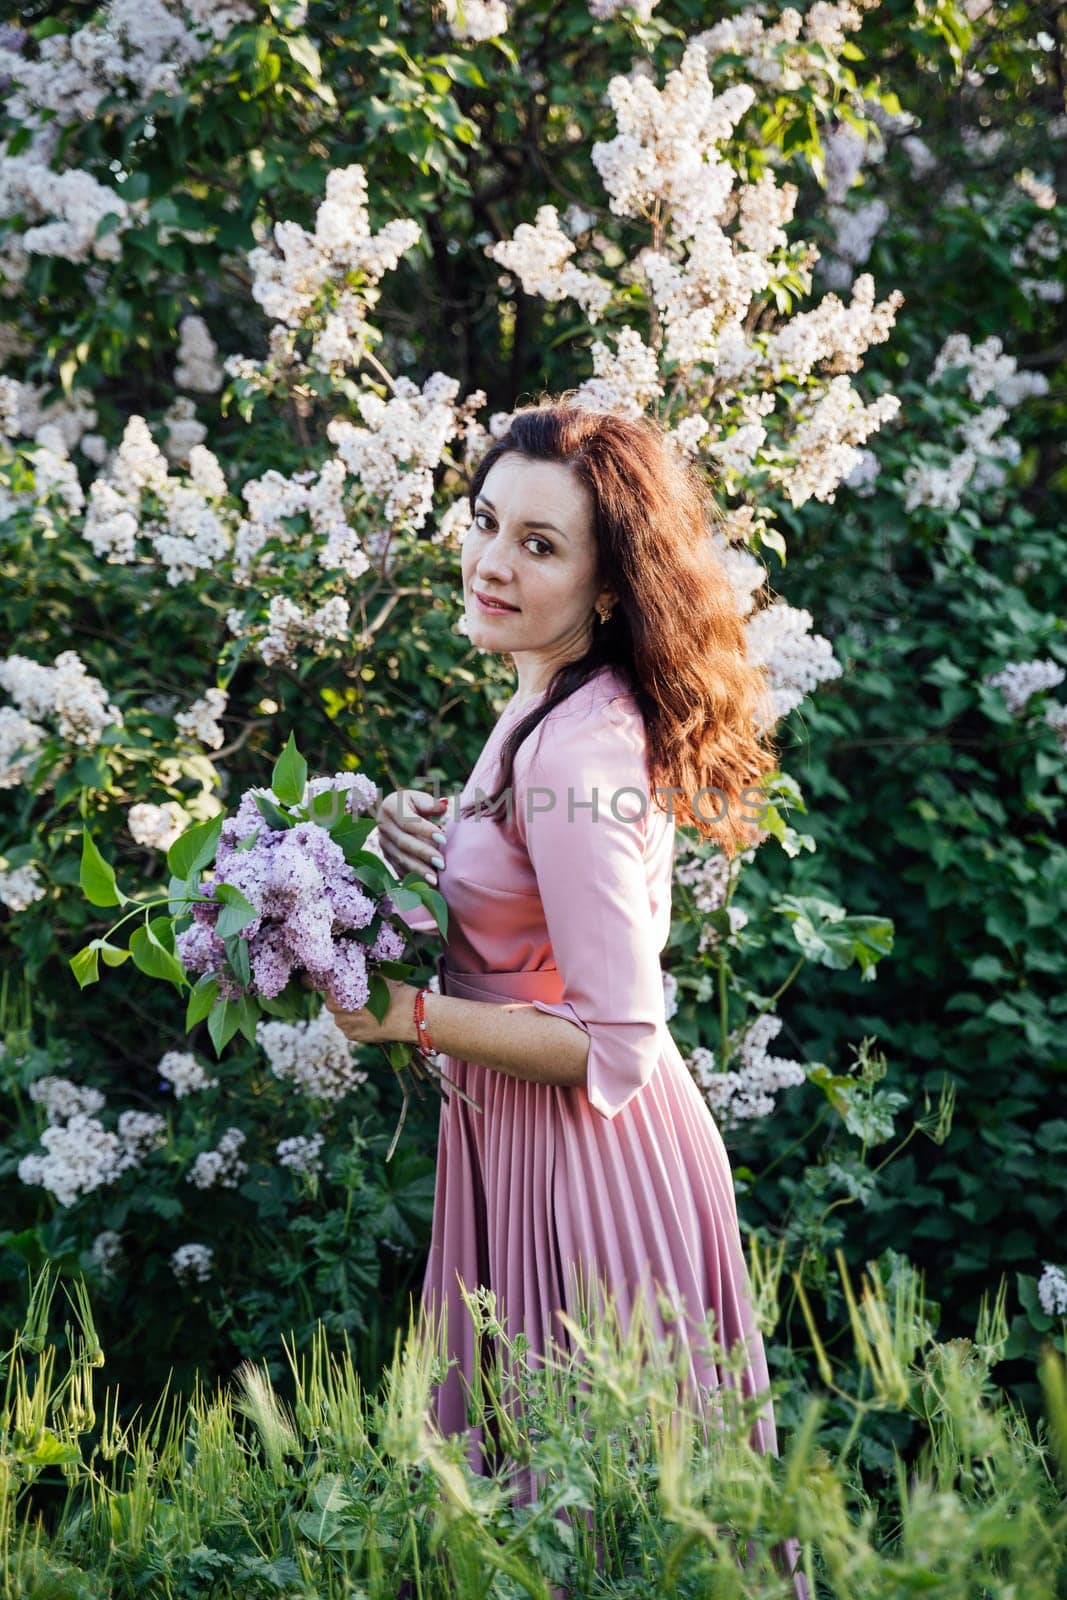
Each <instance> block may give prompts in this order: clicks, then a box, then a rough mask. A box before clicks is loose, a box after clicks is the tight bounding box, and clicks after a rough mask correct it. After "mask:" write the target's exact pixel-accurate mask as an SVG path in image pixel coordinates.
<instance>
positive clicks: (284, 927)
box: [176, 773, 404, 1011]
mask: <svg viewBox="0 0 1067 1600" xmlns="http://www.w3.org/2000/svg"><path fill="white" fill-rule="evenodd" d="M326 790H335V791H336V792H337V794H338V797H339V803H340V804H341V805H342V806H343V807H344V809H346V810H347V811H349V812H350V813H351V814H352V815H358V814H359V813H360V812H361V811H364V810H367V809H369V808H371V807H372V806H373V805H374V804H376V802H377V798H378V790H377V786H376V785H375V784H373V783H372V782H370V781H369V780H368V779H367V778H365V777H364V776H363V775H362V774H359V773H344V774H338V775H337V777H336V778H329V779H312V780H311V782H310V784H309V785H308V786H307V788H306V796H307V798H309V799H310V798H313V797H315V796H318V795H321V794H322V793H323V792H324V791H326ZM259 792H260V793H262V791H259ZM256 794H257V791H256V790H254V789H252V790H249V791H248V792H247V793H246V794H245V795H243V796H242V799H241V802H240V805H239V806H238V809H237V812H236V814H235V815H234V816H232V817H230V818H228V819H227V820H226V822H225V823H224V824H223V826H222V832H221V835H220V837H219V843H218V848H217V850H216V854H215V867H214V878H213V879H212V881H211V882H210V883H208V884H206V885H205V886H204V890H203V896H202V898H201V899H200V900H198V901H197V902H196V903H195V904H194V906H193V923H192V925H191V926H190V927H188V928H186V929H184V930H183V931H182V932H181V933H179V934H178V936H177V941H176V947H177V953H178V957H179V959H180V960H181V962H182V963H183V965H184V966H185V968H186V970H187V971H189V972H192V973H212V974H214V975H215V976H217V977H218V979H219V985H220V993H221V994H222V995H223V997H224V998H231V999H232V998H236V997H237V996H238V995H239V994H244V993H247V992H252V993H255V994H258V995H262V996H264V997H265V998H267V999H273V998H275V997H276V996H278V995H279V994H281V992H282V990H283V989H284V988H285V987H286V985H287V984H288V983H289V980H290V979H291V978H292V977H293V976H294V975H298V974H300V973H307V974H308V975H309V976H310V978H311V980H312V982H313V983H314V985H315V987H316V988H320V989H323V990H324V992H325V994H326V996H327V998H328V1000H329V1001H330V1002H331V1004H333V1005H336V1006H338V1007H340V1008H341V1009H343V1010H349V1011H355V1010H359V1009H361V1008H362V1007H363V1006H365V1005H366V1003H367V999H368V997H369V994H370V987H369V970H368V962H374V961H381V960H396V959H398V958H399V956H400V955H401V954H402V953H403V950H404V941H403V938H402V936H401V935H400V934H399V933H398V932H397V931H396V930H395V929H393V928H391V927H390V926H389V924H388V923H385V922H383V923H381V925H380V926H379V928H378V930H377V932H376V934H375V938H374V940H373V942H372V943H370V944H367V943H362V942H360V941H359V940H355V939H349V938H347V937H345V936H346V935H347V934H348V933H351V932H355V931H357V930H359V929H362V928H368V927H370V925H371V924H372V923H373V921H374V919H375V917H376V916H377V915H378V913H379V912H381V913H382V914H384V915H387V914H388V913H389V912H391V911H392V910H393V909H394V908H393V905H392V902H391V901H390V900H389V898H388V896H383V897H382V899H381V900H380V902H376V901H375V900H374V899H372V898H371V897H369V896H368V895H367V894H365V893H364V892H363V890H362V888H361V887H360V883H359V880H358V878H357V876H356V872H355V869H354V868H353V867H351V866H349V865H348V862H347V861H346V860H345V855H344V851H343V850H342V848H341V846H340V845H339V844H338V843H337V842H336V841H335V840H334V839H333V838H331V836H330V833H329V832H328V830H327V828H326V827H324V826H320V825H319V823H318V822H297V823H296V824H295V825H294V826H293V827H291V828H272V827H270V826H268V825H267V824H266V822H265V819H264V817H263V815H262V813H261V812H260V810H259V808H258V806H257V804H256ZM223 885H230V886H231V887H233V888H235V889H236V890H238V892H239V893H240V894H241V895H243V896H244V897H245V899H246V900H247V901H248V902H249V904H250V905H251V906H252V908H253V910H254V913H255V915H254V916H253V917H252V919H251V920H250V921H249V922H248V923H247V925H246V926H245V927H244V929H243V930H242V933H241V937H242V939H243V940H244V941H245V942H246V943H247V945H248V956H249V964H250V968H251V986H250V989H246V988H245V987H243V986H242V985H240V984H237V983H235V982H234V980H233V978H232V974H231V973H230V971H228V968H227V962H226V955H225V946H224V943H223V941H222V939H220V938H219V936H218V934H217V933H216V932H215V924H216V922H217V920H218V915H219V908H220V905H221V901H220V900H219V898H218V891H219V889H220V888H221V887H222V886H223Z"/></svg>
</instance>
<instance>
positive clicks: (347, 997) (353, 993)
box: [311, 939, 370, 1011]
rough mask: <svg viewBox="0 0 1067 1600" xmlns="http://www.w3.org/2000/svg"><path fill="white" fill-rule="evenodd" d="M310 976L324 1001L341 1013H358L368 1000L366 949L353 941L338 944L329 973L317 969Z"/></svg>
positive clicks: (347, 940)
mask: <svg viewBox="0 0 1067 1600" xmlns="http://www.w3.org/2000/svg"><path fill="white" fill-rule="evenodd" d="M311 977H312V981H313V982H314V983H315V985H316V986H317V987H318V988H321V989H322V990H324V992H325V994H326V998H327V1000H329V1001H330V1003H331V1004H332V1005H335V1006H339V1007H340V1008H341V1010H342V1011H359V1010H361V1009H362V1007H363V1006H365V1005H366V1004H367V1001H368V1000H369V999H370V981H369V979H368V976H367V956H366V950H365V949H364V946H363V945H361V944H357V943H356V941H355V940H354V939H345V940H343V941H342V942H341V943H339V944H338V946H337V949H336V953H335V955H334V957H333V967H332V969H331V970H329V971H326V970H324V969H320V970H319V971H318V972H312V974H311Z"/></svg>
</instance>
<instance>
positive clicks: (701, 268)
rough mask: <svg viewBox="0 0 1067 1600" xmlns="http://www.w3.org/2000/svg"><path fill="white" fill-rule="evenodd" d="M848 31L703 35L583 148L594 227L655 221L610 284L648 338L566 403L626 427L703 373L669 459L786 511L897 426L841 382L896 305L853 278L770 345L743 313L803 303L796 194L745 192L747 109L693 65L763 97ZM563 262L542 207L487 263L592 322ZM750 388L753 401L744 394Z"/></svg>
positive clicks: (587, 287)
mask: <svg viewBox="0 0 1067 1600" xmlns="http://www.w3.org/2000/svg"><path fill="white" fill-rule="evenodd" d="M859 15H860V11H859V8H857V7H856V6H854V5H848V4H843V5H840V6H832V5H831V6H828V5H822V4H819V5H817V6H816V7H814V8H812V11H811V13H810V15H809V17H808V19H807V20H805V19H804V18H802V17H801V16H800V14H799V13H797V12H795V11H791V10H787V11H786V12H785V14H784V16H783V19H782V21H781V24H780V27H779V28H778V29H777V31H776V30H775V29H765V27H764V24H763V22H762V21H761V20H760V19H759V18H757V17H755V16H753V15H751V14H746V15H745V16H744V17H742V18H735V19H731V20H730V22H728V23H724V24H720V25H717V27H716V28H715V29H712V30H710V31H709V32H708V33H707V34H705V35H701V36H698V37H697V38H695V39H692V40H690V42H689V44H688V45H687V47H686V49H685V52H684V54H683V57H682V61H681V63H680V65H679V66H678V68H676V69H674V70H673V71H670V72H668V73H667V74H666V77H665V81H664V84H663V86H662V88H659V87H657V86H656V84H655V82H654V81H652V77H653V75H652V74H651V72H647V71H638V70H636V69H635V70H634V71H633V72H632V73H631V74H630V75H629V76H626V77H623V76H618V77H615V78H613V79H612V80H611V82H610V84H609V86H608V95H607V98H608V101H609V104H610V105H611V108H612V110H613V112H614V115H615V122H616V127H617V133H616V135H615V137H614V138H613V139H610V140H607V141H604V142H601V143H597V144H595V145H594V147H593V161H594V165H595V166H596V167H597V170H598V172H599V174H600V177H601V179H602V181H603V183H604V186H605V188H606V190H607V191H608V194H609V197H610V199H609V204H610V209H611V210H612V211H613V212H614V213H615V214H616V215H619V216H625V217H634V218H638V219H641V220H644V221H646V222H651V219H652V217H653V215H655V217H656V220H657V225H658V237H657V242H656V246H655V248H652V247H650V246H649V247H645V248H643V249H642V250H641V251H640V252H639V253H638V254H637V256H636V257H635V258H634V259H633V260H632V261H630V262H628V263H625V264H624V266H623V268H622V269H621V270H620V274H619V277H620V281H623V282H625V283H635V284H640V285H641V286H642V287H645V288H647V292H648V294H649V296H650V297H651V299H652V301H653V302H654V306H655V310H656V312H657V320H658V325H659V328H660V330H661V333H662V338H661V342H660V344H659V347H658V348H657V350H656V351H655V352H654V353H653V352H652V351H651V350H650V349H648V348H647V347H645V346H644V345H643V344H642V342H641V341H640V339H639V338H638V336H637V335H636V333H634V332H633V331H632V330H625V329H624V330H623V332H622V334H621V335H620V336H619V337H618V340H617V343H616V347H615V350H614V353H613V352H612V350H611V348H610V346H609V345H608V343H607V341H606V340H605V341H602V342H601V343H599V344H598V346H597V347H596V348H595V350H594V376H593V377H592V378H591V379H589V380H587V381H586V383H585V384H584V385H583V387H582V389H581V390H580V395H579V398H580V401H581V402H582V403H587V404H590V405H594V406H596V407H599V408H605V409H611V410H618V411H621V412H623V413H624V414H627V415H636V414H639V413H640V412H641V411H642V409H643V408H646V407H647V406H648V405H649V404H650V403H653V402H654V401H656V400H657V399H659V398H661V396H662V393H663V383H662V378H661V376H660V374H659V372H658V371H657V365H658V362H659V361H660V359H661V358H662V360H663V361H665V362H667V363H670V364H671V365H672V366H673V367H674V368H675V369H676V370H678V371H682V372H684V371H685V370H687V369H689V368H691V367H693V366H694V365H696V364H701V365H703V366H704V367H705V368H706V380H705V382H704V385H703V386H704V388H705V389H706V390H707V391H708V392H712V393H713V394H714V399H715V401H716V403H717V405H718V407H719V409H720V411H721V412H722V416H721V419H720V420H716V423H715V425H714V426H712V425H711V423H710V422H709V420H708V419H707V418H705V417H702V416H699V417H685V416H683V417H677V416H676V417H672V419H671V423H672V434H671V437H672V439H673V440H674V441H675V447H676V448H677V449H678V450H679V451H680V452H681V453H682V454H684V455H687V456H688V455H695V454H696V453H697V450H698V449H700V450H702V451H703V450H706V451H707V453H708V454H709V455H715V454H717V455H718V456H719V457H720V458H721V462H722V466H723V469H724V471H725V472H726V473H727V474H728V475H732V476H733V477H734V478H736V479H739V480H741V479H743V478H745V477H746V476H747V477H751V476H752V475H753V473H754V471H758V472H759V473H761V474H762V475H763V476H764V477H766V478H767V479H768V480H769V481H771V482H773V483H774V484H775V486H776V487H779V488H781V489H782V490H783V491H784V492H785V493H786V494H787V495H788V496H789V498H790V500H791V501H792V503H793V504H794V505H796V506H799V505H801V504H803V503H805V501H806V500H808V499H811V498H818V499H821V500H826V501H829V500H832V498H833V495H834V491H835V489H836V487H837V485H838V484H839V483H840V482H841V481H842V479H843V478H845V477H846V476H847V475H848V474H849V473H851V472H852V471H853V469H854V468H855V467H856V466H857V464H858V462H859V460H860V453H859V446H861V445H862V444H863V443H864V441H865V440H866V438H867V437H868V436H869V435H870V434H871V433H873V432H874V431H875V430H876V429H877V428H880V427H881V426H882V425H883V424H884V423H886V422H887V421H888V420H889V419H890V418H891V417H892V416H894V415H895V414H896V411H897V409H898V401H897V400H896V397H894V396H891V395H882V396H880V397H878V399H877V400H875V401H874V403H873V404H871V405H869V406H867V405H864V404H863V403H862V402H861V401H860V399H859V397H858V396H857V395H856V394H855V392H854V391H853V390H852V388H851V386H850V384H849V381H848V377H847V374H849V373H852V372H857V371H859V370H860V367H861V365H862V357H863V354H864V352H865V351H866V350H867V349H868V348H869V347H870V346H871V345H872V344H878V343H882V342H884V341H885V340H886V339H887V338H888V336H889V333H890V331H891V329H892V327H893V324H894V321H895V318H896V313H897V310H898V309H899V307H900V305H901V304H902V303H903V297H902V296H901V295H900V293H899V292H898V291H894V292H893V293H891V294H890V295H889V296H887V298H886V299H885V300H883V301H881V302H876V300H875V289H874V280H873V278H872V276H871V275H870V274H869V273H862V274H861V275H860V276H859V277H857V279H856V281H855V283H854V284H852V285H851V298H850V303H849V304H845V303H843V302H842V301H841V300H840V299H839V298H838V296H837V295H836V294H832V293H831V294H827V295H825V296H824V297H823V299H822V300H821V302H820V303H819V304H818V305H817V306H815V307H814V308H813V309H812V310H810V311H807V312H802V313H797V314H796V315H794V316H792V317H791V318H789V319H787V320H786V321H784V322H780V323H779V324H777V325H773V324H772V325H770V326H769V327H768V325H767V319H766V318H765V317H761V316H757V315H756V314H755V313H756V311H757V310H758V309H759V304H758V302H759V298H760V297H767V302H768V303H769V300H770V296H771V294H772V292H774V291H776V290H777V289H778V288H779V286H785V285H786V284H789V285H791V291H790V292H791V293H795V289H796V283H797V281H798V279H799V281H800V282H801V284H802V286H803V287H804V288H805V289H809V288H810V287H811V271H810V269H811V267H812V265H813V264H814V262H815V260H816V259H817V256H818V252H817V250H815V248H814V246H811V245H805V244H795V245H794V244H790V243H789V241H788V235H787V232H786V225H787V224H788V222H789V221H790V220H791V218H792V216H793V212H794V207H795V203H796V198H797V191H796V187H795V185H792V184H789V183H781V184H779V183H778V182H777V180H776V178H775V176H774V174H773V173H770V172H767V173H764V174H763V175H762V176H761V177H760V178H759V179H758V180H757V181H756V182H752V183H744V182H740V181H739V179H738V174H737V172H736V171H735V169H734V167H733V166H732V164H731V160H730V158H729V153H728V142H729V140H730V138H731V136H732V135H733V134H734V132H735V130H736V128H737V125H738V123H739V122H740V120H741V119H742V117H744V116H745V114H746V112H747V111H748V110H749V108H750V107H751V106H752V105H753V104H754V101H755V95H754V91H753V89H752V88H751V86H750V85H749V84H735V85H732V86H729V87H727V88H725V89H718V88H716V86H714V85H713V84H712V82H711V80H710V79H709V76H708V59H709V54H711V53H717V51H720V50H724V49H725V50H734V49H740V50H741V52H742V54H744V53H745V52H746V50H748V49H749V48H750V47H751V48H753V49H754V50H755V51H756V54H757V55H758V56H759V58H760V60H761V61H762V62H763V64H764V65H766V66H767V67H768V70H769V71H770V73H771V77H772V79H774V78H776V77H777V78H778V79H780V77H781V73H780V70H779V69H780V66H781V62H780V61H779V62H778V64H777V66H775V65H774V64H773V63H774V61H775V58H776V57H778V56H781V54H782V52H781V49H780V46H782V45H783V44H784V43H789V42H792V43H796V44H797V48H798V50H799V52H800V54H801V55H802V56H804V55H805V54H809V55H810V53H811V50H812V49H813V47H814V46H815V45H816V43H818V42H820V41H821V40H822V39H823V38H830V39H838V38H843V36H844V33H845V32H847V31H849V30H850V29H851V28H853V27H854V26H856V25H858V20H859ZM802 34H803V38H802V37H801V35H802ZM820 70H821V69H820ZM872 218H873V213H872ZM594 242H595V236H594ZM574 251H575V244H574V241H573V239H571V238H569V237H568V235H567V234H566V233H565V232H564V231H563V229H562V227H561V226H560V223H559V219H558V217H557V215H556V212H555V209H554V208H553V207H551V206H545V207H542V208H541V209H540V210H539V211H538V213H537V219H536V223H535V224H533V225H531V224H524V225H522V226H521V227H520V228H519V229H517V230H516V234H515V237H514V238H513V239H512V240H505V241H502V242H500V243H499V244H496V245H493V246H491V247H490V248H489V251H488V253H489V254H490V255H491V256H492V257H493V259H495V260H497V261H498V262H500V263H501V264H502V265H504V266H506V267H507V268H508V270H510V271H512V272H514V273H515V275H516V276H517V277H518V278H519V279H520V281H521V283H522V286H523V288H524V290H526V292H528V293H536V294H540V295H542V296H545V297H547V298H550V299H553V300H558V299H561V298H563V297H564V296H570V297H571V298H573V299H576V300H577V301H578V302H579V304H581V305H582V306H583V308H584V309H585V310H586V312H587V314H590V315H594V314H595V315H599V314H600V313H601V311H602V310H603V309H604V307H605V306H606V304H607V298H608V297H606V296H604V295H603V293H602V285H601V281H600V280H597V279H594V278H591V277H590V276H589V275H588V274H586V273H584V272H582V271H581V269H580V268H579V267H577V266H576V265H574V263H573V262H572V260H571V257H572V256H573V254H574ZM853 255H854V257H855V258H856V260H857V261H858V260H859V259H860V258H861V256H862V255H863V251H862V250H860V249H859V248H855V249H854V250H853ZM816 375H817V376H816ZM813 378H815V379H816V381H814V382H813V381H812V380H813ZM783 383H788V384H789V385H790V387H789V390H788V393H789V394H790V395H793V396H795V398H793V399H787V400H786V402H785V408H786V411H787V412H788V413H789V414H788V415H786V416H784V417H782V418H776V419H774V420H773V422H772V420H771V417H772V413H774V411H775V408H776V406H777V405H778V402H779V399H780V398H781V397H782V395H783V393H785V392H786V391H784V390H783V389H782V385H783ZM753 386H761V389H762V392H760V393H758V394H754V393H752V389H753ZM741 391H746V392H741ZM505 420H506V419H505ZM790 430H792V437H791V436H790ZM494 431H495V430H494V428H493V426H492V424H491V425H490V432H491V433H492V432H494ZM460 631H462V624H461V625H460Z"/></svg>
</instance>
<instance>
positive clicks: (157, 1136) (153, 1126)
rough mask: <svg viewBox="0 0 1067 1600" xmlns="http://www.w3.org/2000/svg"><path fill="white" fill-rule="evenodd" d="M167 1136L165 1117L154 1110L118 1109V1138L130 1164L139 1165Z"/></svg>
mask: <svg viewBox="0 0 1067 1600" xmlns="http://www.w3.org/2000/svg"><path fill="white" fill-rule="evenodd" d="M166 1137H167V1119H166V1117H162V1116H160V1115H159V1113H158V1112H156V1111H120V1113H119V1139H120V1141H121V1143H122V1146H123V1149H124V1150H125V1151H126V1154H127V1156H128V1157H129V1160H130V1164H131V1165H139V1164H140V1162H142V1161H143V1160H144V1158H145V1156H147V1155H149V1154H150V1153H151V1152H152V1151H153V1150H158V1149H159V1147H160V1145H162V1144H163V1143H165V1141H166Z"/></svg>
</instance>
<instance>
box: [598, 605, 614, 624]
mask: <svg viewBox="0 0 1067 1600" xmlns="http://www.w3.org/2000/svg"><path fill="white" fill-rule="evenodd" d="M596 614H597V616H598V617H599V618H600V620H601V622H607V620H608V618H609V617H610V616H611V607H610V606H609V605H604V606H597V608H596Z"/></svg>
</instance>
